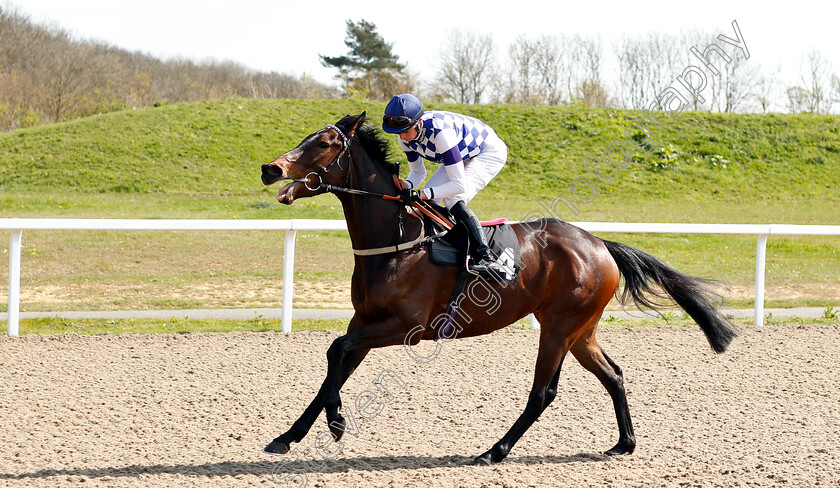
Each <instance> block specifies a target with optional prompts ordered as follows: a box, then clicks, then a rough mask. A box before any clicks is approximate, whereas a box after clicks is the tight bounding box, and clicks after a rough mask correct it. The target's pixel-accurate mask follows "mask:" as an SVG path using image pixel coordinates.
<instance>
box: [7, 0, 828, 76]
mask: <svg viewBox="0 0 840 488" xmlns="http://www.w3.org/2000/svg"><path fill="white" fill-rule="evenodd" d="M0 2H4V5H5V6H7V7H9V6H11V7H17V8H18V10H19V11H20V12H21V13H24V14H26V15H28V16H30V18H31V19H32V20H34V21H36V22H39V23H48V24H50V25H54V26H57V27H60V28H62V29H64V30H67V31H69V32H70V33H72V34H74V35H76V36H77V37H80V38H84V39H94V40H101V41H106V42H107V43H109V44H113V45H115V46H118V47H121V48H125V49H128V50H132V51H142V52H145V53H148V54H151V55H154V56H157V57H161V58H164V59H167V58H171V57H184V58H188V59H193V60H196V61H201V60H205V59H209V58H214V59H217V60H232V61H236V62H238V63H241V64H243V65H245V66H248V67H250V68H254V69H257V70H260V71H277V72H281V73H289V74H294V75H297V76H300V75H301V74H303V73H306V74H308V75H310V76H312V77H314V78H315V79H316V80H318V81H321V82H322V83H327V84H335V82H334V80H333V78H332V75H333V74H334V70H330V69H327V68H324V67H322V66H321V65H320V63H319V61H318V54H326V55H330V56H338V55H341V54H345V53H346V52H347V49H346V47H345V45H344V37H345V28H346V25H345V22H346V20H347V19H352V20H354V21H356V20H360V19H365V20H367V21H369V22H372V23H374V24H375V25H376V26H377V28H378V32H379V33H380V34H381V35H382V37H383V38H384V39H385V40H386V41H388V42H391V43H393V52H394V53H395V54H397V55H398V56H399V58H400V60H401V61H403V62H406V63H407V64H408V68H409V70H411V72H413V73H415V74H418V75H419V76H420V78H421V79H422V80H423V81H424V82H426V83H433V82H434V71H435V67H436V55H437V54H438V53H439V52H440V49H441V45H442V42H443V40H444V39H445V34H446V32H447V31H448V30H449V29H453V28H464V27H468V28H470V29H472V30H474V31H475V32H479V33H490V34H492V35H493V38H494V40H495V43H496V46H497V50H498V51H499V55H500V57H504V56H505V52H506V50H507V47H508V46H509V45H510V43H511V42H512V41H513V40H514V39H515V38H516V36H517V35H519V34H527V35H534V36H535V35H538V34H549V35H553V34H567V35H568V34H583V35H600V37H601V41H602V43H603V45H604V54H605V57H611V52H612V51H611V48H610V46H611V43H612V42H614V39H616V38H619V37H621V36H623V35H631V36H632V35H634V34H636V33H646V32H662V33H674V34H678V33H679V32H680V31H681V30H684V29H691V28H694V29H699V30H702V31H704V32H709V33H714V34H724V35H727V36H728V37H732V38H734V37H735V36H734V31H733V29H732V26H731V23H732V21H733V20H737V22H738V25H739V27H740V29H741V33H742V34H743V37H744V40H745V42H746V44H747V47H748V49H749V51H750V55H751V57H750V59H749V63H751V64H752V63H754V64H758V65H760V66H762V68H764V69H765V70H769V69H770V68H772V67H774V66H776V65H777V64H781V65H782V68H783V75H782V76H783V80H782V81H783V83H784V84H785V85H791V84H795V83H800V82H799V80H798V74H799V70H800V63H801V61H802V59H803V57H804V55H805V53H807V52H808V51H809V50H813V49H817V50H819V51H820V52H821V53H822V55H823V56H824V57H825V58H826V59H828V60H829V62H830V64H831V71H832V72H840V47H838V43H837V39H838V32H837V31H838V27H837V18H836V15H833V12H831V11H829V10H828V9H827V7H826V5H829V4H830V2H827V1H825V0H821V1H815V0H800V1H797V2H784V3H783V4H782V2H778V3H776V4H777V5H780V4H781V5H784V8H778V7H770V6H769V5H772V4H773V3H774V2H767V1H766V0H765V1H761V2H759V1H754V0H750V1H743V2H739V1H737V0H728V1H721V0H705V1H704V0H697V1H688V2H674V1H673V0H668V1H662V0H657V1H649V2H628V1H626V0H624V1H621V2H611V1H610V2H598V1H591V0H590V1H577V2H564V1H560V2H557V1H533V0H513V1H509V2H497V1H487V0H485V1H460V2H447V1H444V2H428V1H427V2H418V1H399V0H393V1H389V2H376V1H366V0H362V1H355V2H354V1H347V0H343V1H336V0H317V1H313V2H307V1H301V0H294V1H288V0H280V1H272V2H269V1H265V0H237V1H235V2H231V1H221V0H200V1H197V0H140V1H138V0H0ZM430 5H434V7H429V6H430ZM690 47H691V46H688V45H686V46H684V48H685V51H686V52H688V51H689V48H690ZM698 47H699V48H701V50H702V48H703V47H704V46H698ZM613 71H614V69H613ZM678 74H679V73H674V74H673V76H674V77H676V76H677V75H678ZM604 75H605V76H604V77H605V79H611V78H614V77H615V76H616V75H615V73H605V74H604Z"/></svg>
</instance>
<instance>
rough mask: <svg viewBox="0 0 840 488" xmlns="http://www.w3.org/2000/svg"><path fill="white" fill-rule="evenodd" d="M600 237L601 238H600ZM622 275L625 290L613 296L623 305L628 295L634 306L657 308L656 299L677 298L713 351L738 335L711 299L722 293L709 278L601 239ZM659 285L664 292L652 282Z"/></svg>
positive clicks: (722, 349) (721, 350)
mask: <svg viewBox="0 0 840 488" xmlns="http://www.w3.org/2000/svg"><path fill="white" fill-rule="evenodd" d="M602 240H603V239H602ZM604 244H606V246H607V250H609V252H610V254H611V255H612V257H613V259H614V260H615V262H616V264H617V265H618V270H619V272H620V273H621V274H622V276H624V291H623V292H622V293H621V296H619V295H618V291H616V297H617V298H618V299H619V301H620V302H621V304H622V305H625V304H626V303H627V302H628V301H629V300H630V299H632V301H633V303H634V304H635V305H636V306H637V307H640V308H641V307H646V308H650V309H656V308H658V307H661V303H658V302H657V299H668V298H669V297H670V298H671V299H673V301H675V302H677V303H678V304H679V305H680V306H681V307H682V308H683V309H684V310H685V311H686V312H687V313H688V315H690V316H691V318H692V319H694V321H695V322H697V324H698V325H699V326H700V328H701V329H703V332H704V333H705V334H706V338H707V339H708V340H709V344H710V345H711V346H712V349H714V350H715V352H718V353H721V352H724V351H725V350H726V348H727V347H728V346H729V343H730V342H732V339H734V338H735V337H737V336H738V332H737V331H736V329H735V326H734V325H732V323H731V322H730V321H729V320H728V319H727V318H726V317H724V316H723V315H722V314H721V313H720V312H719V311H718V310H717V308H716V307H715V305H714V303H713V302H714V301H719V300H720V298H721V296H720V295H719V294H717V293H715V292H714V291H713V290H711V289H710V288H709V286H708V284H709V282H708V281H706V280H703V279H700V278H695V277H693V276H689V275H687V274H685V273H681V272H679V271H677V270H675V269H674V268H672V267H670V266H668V265H667V264H665V263H663V262H662V261H660V260H658V259H656V258H655V257H653V256H651V255H650V254H648V253H646V252H644V251H640V250H638V249H635V248H632V247H630V246H627V245H625V244H620V243H618V242H611V241H606V240H605V241H604ZM651 282H653V283H655V284H657V285H659V287H660V288H661V289H662V290H665V292H666V293H667V295H666V294H665V293H662V291H660V290H659V289H656V288H654V287H652V286H651Z"/></svg>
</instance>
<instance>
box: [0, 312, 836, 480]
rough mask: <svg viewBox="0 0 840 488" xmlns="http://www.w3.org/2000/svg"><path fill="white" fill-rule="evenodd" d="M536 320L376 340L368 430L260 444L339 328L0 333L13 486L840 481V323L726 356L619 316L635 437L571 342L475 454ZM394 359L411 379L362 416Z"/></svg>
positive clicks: (3, 442) (606, 337)
mask: <svg viewBox="0 0 840 488" xmlns="http://www.w3.org/2000/svg"><path fill="white" fill-rule="evenodd" d="M538 334H539V332H538V331H523V330H503V331H500V332H497V333H495V334H493V335H490V336H485V337H480V338H474V339H464V340H458V341H455V342H450V343H446V344H442V345H441V349H440V350H439V351H438V352H439V353H438V355H437V356H436V357H435V359H434V360H433V361H431V362H428V363H425V364H418V363H416V362H414V361H413V360H412V359H410V358H409V357H408V356H407V354H406V351H405V350H403V349H402V348H399V347H393V348H387V349H383V350H377V351H373V352H372V353H371V354H370V355H369V356H368V358H367V360H366V361H365V363H363V365H362V366H361V367H360V368H359V369H358V370H357V371H356V374H355V375H354V376H353V377H352V378H351V379H350V381H348V383H347V385H345V387H344V389H343V390H342V393H343V399H344V405H345V408H347V409H349V410H350V411H351V413H354V414H355V418H356V420H357V424H356V426H357V428H356V432H355V434H356V435H353V434H352V433H350V432H348V434H347V435H346V436H345V439H344V440H343V442H342V445H341V446H340V447H341V451H340V452H336V451H337V448H338V447H339V446H338V445H336V444H333V445H332V446H326V445H324V444H321V443H319V442H318V440H317V439H318V435H319V434H321V433H323V432H325V431H326V423H325V422H324V418H323V415H322V417H321V419H319V421H318V423H316V424H315V426H314V428H313V430H312V431H311V432H310V434H309V436H308V437H307V438H306V439H304V441H303V442H302V443H300V444H296V445H295V447H296V448H297V451H296V454H295V455H287V456H285V457H269V456H266V455H264V454H262V453H261V452H260V449H261V448H262V447H263V446H264V445H265V444H266V443H267V442H268V441H270V440H271V439H272V438H273V437H275V436H276V435H278V434H280V433H281V432H283V431H284V430H285V429H286V428H288V427H289V425H290V424H291V422H292V421H293V420H294V419H295V418H297V416H298V414H300V413H301V411H302V410H303V408H304V407H305V406H306V405H307V404H308V402H309V400H311V398H312V396H313V395H314V393H315V391H316V389H317V387H318V385H319V384H320V382H321V379H322V377H323V374H324V371H325V351H326V349H327V347H328V345H329V344H330V342H331V341H332V340H333V339H334V338H335V337H336V336H337V334H335V333H330V332H295V333H293V334H289V335H283V334H280V333H259V334H257V333H246V334H193V335H181V336H178V335H176V336H94V337H75V336H67V337H63V336H53V337H37V336H25V337H19V338H10V337H0V423H2V427H1V428H0V432H1V433H2V435H0V486H14V487H38V486H70V485H74V486H75V485H80V486H109V487H110V486H115V487H123V486H127V487H141V486H142V487H148V486H153V487H155V486H160V487H171V486H190V487H193V486H202V487H207V486H225V487H236V486H277V485H283V486H304V485H305V486H311V487H333V486H342V487H343V486H387V487H392V486H398V487H409V486H411V487H413V486H435V487H449V486H452V487H455V486H458V487H483V486H486V487H518V486H539V487H542V486H571V487H582V486H593V487H594V486H597V487H605V486H609V487H660V486H661V487H672V486H673V487H683V486H689V487H695V486H697V487H711V486H720V487H735V486H767V487H770V486H798V487H814V486H826V487H837V486H840V453H839V452H838V448H840V409H838V408H837V406H838V405H840V388H838V387H837V372H836V362H837V358H838V357H840V327H838V326H819V325H809V326H767V327H764V328H761V329H753V328H749V329H745V330H743V331H742V337H741V338H739V339H738V340H737V341H736V342H735V343H734V345H733V347H732V348H731V349H730V351H729V352H727V353H726V354H724V355H721V356H717V355H714V354H713V353H712V352H711V350H710V349H709V348H708V345H707V344H706V342H705V339H704V338H703V336H702V335H701V332H700V330H699V328H677V327H664V328H637V329H619V328H603V329H601V331H600V332H599V339H600V342H601V344H602V345H603V346H604V348H605V349H606V350H607V351H608V353H610V355H611V356H612V357H613V359H615V360H616V361H617V362H618V363H619V364H620V365H621V366H622V367H623V368H624V371H625V377H626V383H627V388H628V397H629V402H630V409H631V413H633V419H634V423H635V429H636V435H637V438H638V446H637V449H636V452H635V453H634V454H632V455H627V456H621V457H618V458H607V457H605V456H603V455H601V454H600V453H601V452H603V451H604V450H606V449H608V448H610V447H612V445H613V444H614V443H615V441H616V439H617V428H616V425H615V417H614V414H613V410H612V406H611V402H610V400H609V397H608V396H607V394H606V392H605V391H604V390H603V388H602V387H601V385H600V384H599V383H598V382H597V380H595V378H594V377H593V376H591V375H590V374H589V373H587V372H586V371H584V370H583V368H581V367H580V366H579V365H578V364H577V363H576V361H575V360H574V358H573V357H571V356H569V357H568V358H567V361H566V363H565V366H564V370H563V373H562V375H561V380H560V390H559V395H558V397H557V399H556V400H555V402H554V403H553V404H552V405H551V406H550V407H549V409H548V410H547V411H546V413H545V414H544V415H543V417H542V418H541V419H540V421H539V422H537V423H536V424H535V425H534V426H533V427H532V428H531V430H530V431H529V432H528V433H527V434H526V435H525V436H524V437H523V439H522V440H521V441H520V442H519V444H518V445H517V446H516V447H515V448H514V450H513V451H512V452H511V455H510V456H509V457H508V458H507V460H505V461H504V462H502V463H500V464H498V465H495V466H490V467H473V466H469V465H468V464H469V462H470V461H471V460H472V458H473V457H474V456H476V455H478V454H481V453H482V452H484V451H485V450H486V449H487V448H489V447H490V446H491V445H492V444H493V443H494V442H495V441H496V440H497V439H498V438H499V437H500V436H501V435H503V433H504V432H505V431H506V430H507V429H508V427H510V425H511V424H512V423H513V421H514V420H515V419H516V417H517V416H518V415H519V413H520V412H521V410H522V408H523V407H524V404H525V400H526V397H527V393H528V390H529V388H530V385H531V380H532V372H533V362H534V360H535V357H536V352H537V340H538ZM433 347H434V345H433V344H424V345H421V346H420V347H418V348H417V350H416V351H415V352H417V353H419V354H423V355H429V354H431V353H432V351H433ZM383 372H385V373H387V372H393V374H394V375H396V376H397V377H399V379H401V380H402V381H404V383H405V389H400V388H399V386H396V384H395V383H393V382H392V383H390V384H391V388H390V391H391V392H392V394H393V397H392V398H390V400H387V399H385V397H381V396H380V397H379V398H378V399H377V400H376V402H372V403H370V404H369V405H368V406H367V410H366V411H367V412H368V414H369V415H368V417H369V418H363V417H362V416H361V415H359V409H358V408H357V401H359V399H361V402H360V403H359V405H361V404H363V403H365V391H368V392H371V391H377V390H376V388H375V386H374V385H373V382H374V380H375V379H376V378H377V377H379V376H380V375H382V374H383ZM384 384H389V383H387V382H386V383H384ZM361 406H362V407H364V405H361ZM374 407H378V408H379V411H375V410H374ZM323 439H324V437H322V440H323ZM307 449H308V450H307Z"/></svg>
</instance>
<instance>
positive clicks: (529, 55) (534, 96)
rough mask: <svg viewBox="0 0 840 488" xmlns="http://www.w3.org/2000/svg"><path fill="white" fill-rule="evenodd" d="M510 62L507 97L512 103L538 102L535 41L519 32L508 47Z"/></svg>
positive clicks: (537, 48) (536, 46) (537, 53)
mask: <svg viewBox="0 0 840 488" xmlns="http://www.w3.org/2000/svg"><path fill="white" fill-rule="evenodd" d="M508 54H509V56H510V62H511V72H510V80H511V81H510V89H511V91H510V93H509V94H508V97H507V98H508V99H509V101H511V102H514V103H524V104H534V103H539V100H540V98H541V96H540V95H541V94H540V93H538V90H537V88H538V86H539V72H538V70H537V57H538V55H539V47H538V43H537V42H536V41H533V40H530V39H528V38H527V37H526V36H525V35H523V34H520V35H519V36H517V37H516V40H515V41H514V42H513V44H511V45H510V48H509V49H508Z"/></svg>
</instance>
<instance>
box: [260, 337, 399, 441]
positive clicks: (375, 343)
mask: <svg viewBox="0 0 840 488" xmlns="http://www.w3.org/2000/svg"><path fill="white" fill-rule="evenodd" d="M394 324H395V325H398V324H399V322H398V321H394ZM404 336H405V333H404V332H403V331H402V330H401V329H400V328H398V327H393V328H389V327H374V326H370V327H365V328H363V329H359V330H356V331H354V332H350V333H347V334H345V335H343V336H341V337H339V338H337V339H336V340H335V341H333V343H332V345H330V347H329V349H328V350H327V377H326V378H325V379H324V382H323V383H322V384H321V388H320V390H318V394H317V395H316V396H315V399H314V400H312V403H311V404H310V405H309V406H308V407H307V408H306V410H304V412H303V414H302V415H301V416H300V418H299V419H298V420H297V421H296V422H295V423H294V424H293V425H292V428H291V429H289V430H288V432H286V433H284V434H283V435H281V436H280V437H277V438H276V439H274V440H273V441H271V443H270V444H269V445H268V446H266V448H265V449H263V451H264V452H266V453H268V454H285V453H287V452H288V451H289V446H290V445H291V443H292V442H300V441H301V440H302V439H303V438H304V437H305V436H306V434H307V433H308V432H309V429H311V428H312V425H313V424H314V423H315V421H316V420H317V419H318V415H320V414H321V411H322V410H324V409H326V412H327V424H328V425H329V428H330V432H332V434H333V437H334V438H335V439H336V440H339V439H341V436H342V435H343V434H344V430H345V423H344V417H343V416H342V415H341V414H340V413H339V409H340V408H341V395H340V394H339V391H340V390H341V387H342V386H343V385H344V383H345V382H346V381H347V378H349V377H350V375H351V374H352V373H353V371H354V370H355V369H356V367H358V365H359V364H360V363H361V362H362V360H363V359H364V358H365V356H366V355H367V353H368V351H369V350H370V349H371V348H375V347H384V346H391V345H396V344H401V343H402V342H403V340H404Z"/></svg>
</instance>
